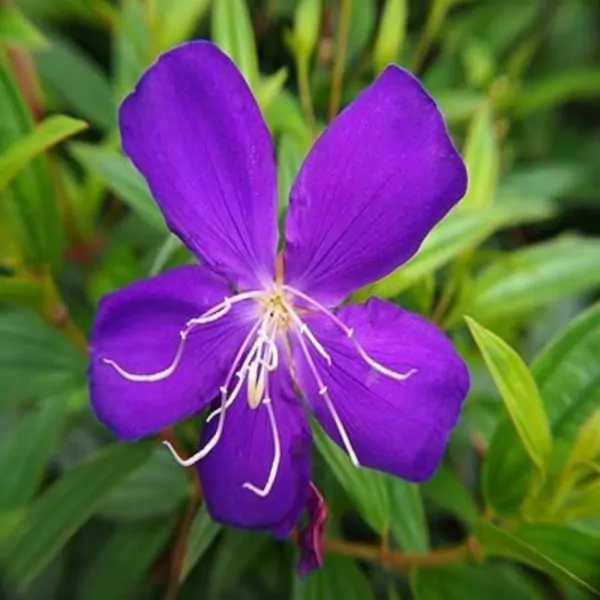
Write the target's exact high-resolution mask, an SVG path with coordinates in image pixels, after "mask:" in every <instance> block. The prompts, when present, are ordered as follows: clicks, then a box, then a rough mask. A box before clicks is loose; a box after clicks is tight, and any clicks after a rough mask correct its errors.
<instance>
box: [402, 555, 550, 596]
mask: <svg viewBox="0 0 600 600" xmlns="http://www.w3.org/2000/svg"><path fill="white" fill-rule="evenodd" d="M411 587H412V590H413V593H414V595H415V600H465V599H466V598H485V599H486V600H506V599H507V598H513V599H514V600H543V598H544V596H543V593H542V591H541V590H540V589H539V588H538V587H537V586H536V585H534V583H533V582H532V581H530V580H529V578H527V577H526V576H525V575H524V574H522V573H520V572H519V571H518V570H517V569H515V568H513V567H511V566H509V565H503V564H486V565H476V566H475V565H452V566H444V567H435V568H429V569H418V570H417V571H416V572H415V574H414V576H413V577H412V580H411Z"/></svg>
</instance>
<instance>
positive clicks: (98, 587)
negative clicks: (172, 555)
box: [77, 521, 173, 600]
mask: <svg viewBox="0 0 600 600" xmlns="http://www.w3.org/2000/svg"><path fill="white" fill-rule="evenodd" d="M172 530H173V524H172V523H171V522H168V521H157V522H151V523H144V524H143V525H142V524H136V525H126V526H124V527H121V528H119V529H117V530H116V531H115V533H113V534H112V535H111V537H110V538H109V540H108V541H107V542H106V543H105V544H104V546H103V548H102V550H101V551H100V554H99V555H98V556H97V558H96V559H95V560H94V562H93V563H91V565H90V567H89V568H88V570H87V571H86V572H85V573H84V574H83V577H82V579H81V584H80V590H81V591H80V595H78V596H77V597H78V598H80V599H81V600H105V599H106V598H110V599H111V600H126V599H127V598H133V597H139V596H138V593H139V591H140V587H141V585H142V584H143V583H144V582H145V581H147V578H148V571H150V569H151V568H152V565H153V564H154V562H155V561H156V559H157V558H158V556H159V554H160V553H161V552H162V551H163V550H164V548H165V545H166V544H167V542H168V540H169V538H170V536H171V533H172Z"/></svg>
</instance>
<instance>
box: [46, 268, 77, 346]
mask: <svg viewBox="0 0 600 600" xmlns="http://www.w3.org/2000/svg"><path fill="white" fill-rule="evenodd" d="M35 279H37V280H38V281H40V283H41V285H42V287H43V290H44V298H43V300H42V303H41V306H40V308H39V312H40V315H41V316H42V318H43V319H44V320H45V321H46V322H47V323H49V324H50V325H52V327H54V328H56V329H58V330H59V331H61V332H62V333H63V334H64V335H66V336H67V337H68V338H69V339H70V340H71V341H72V342H73V345H74V346H75V347H76V348H77V349H78V350H79V351H80V352H81V353H82V354H84V355H87V351H88V345H87V339H86V337H85V335H83V333H82V332H81V330H80V329H79V328H78V327H77V325H75V323H74V322H73V319H71V317H70V315H69V309H68V308H67V306H66V305H65V304H64V302H63V301H62V298H61V297H60V293H59V291H58V289H57V287H56V283H55V282H54V279H53V278H52V275H51V274H50V273H48V272H44V273H42V274H41V276H39V277H36V278H35Z"/></svg>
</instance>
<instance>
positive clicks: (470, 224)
mask: <svg viewBox="0 0 600 600" xmlns="http://www.w3.org/2000/svg"><path fill="white" fill-rule="evenodd" d="M553 210H554V209H553V205H552V204H551V203H549V202H547V201H545V200H541V199H537V198H528V199H520V200H514V201H502V202H498V203H496V204H495V205H493V206H490V207H486V208H482V209H479V210H474V211H455V212H452V213H451V214H450V215H448V216H447V217H446V218H445V219H444V220H443V221H441V222H440V223H439V224H438V225H437V226H436V227H435V228H434V229H433V230H432V231H431V233H430V234H429V235H428V236H427V237H426V238H425V241H424V242H423V244H422V246H421V248H420V249H419V251H418V252H417V254H416V255H415V256H414V257H413V258H411V259H410V260H409V261H408V262H407V263H406V264H404V265H402V266H401V267H400V268H399V269H397V270H396V271H394V272H393V273H391V274H390V275H388V276H387V277H384V278H383V279H381V280H380V281H378V282H377V283H376V284H374V285H372V286H367V287H365V288H363V290H361V291H360V292H359V293H358V294H357V296H356V297H357V298H358V299H361V300H363V299H365V298H367V297H368V296H371V295H375V296H379V297H382V298H394V297H395V296H397V295H398V294H399V293H400V292H402V291H404V290H405V289H407V288H408V287H410V286H411V285H413V284H414V283H416V282H417V281H418V280H419V279H421V278H422V277H424V276H426V275H428V274H430V273H432V272H434V271H435V270H437V269H439V268H440V267H442V266H444V265H445V264H447V263H449V262H450V261H451V260H452V259H453V258H454V257H456V256H457V255H459V254H461V253H462V252H464V251H465V250H469V249H474V248H476V247H477V246H478V245H479V244H480V243H481V242H483V241H484V240H485V239H486V238H488V237H489V236H491V235H492V234H493V233H495V232H496V231H498V230H499V229H502V228H503V227H509V226H512V225H515V224H517V223H526V222H531V221H537V220H542V219H546V218H548V217H549V216H551V215H552V213H553Z"/></svg>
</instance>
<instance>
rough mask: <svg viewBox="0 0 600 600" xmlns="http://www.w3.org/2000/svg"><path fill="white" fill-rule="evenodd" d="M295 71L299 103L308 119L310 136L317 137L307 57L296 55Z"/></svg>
mask: <svg viewBox="0 0 600 600" xmlns="http://www.w3.org/2000/svg"><path fill="white" fill-rule="evenodd" d="M296 71H297V74H298V91H299V93H300V104H301V105H302V110H303V111H304V115H305V116H306V120H307V121H308V127H309V129H310V134H311V137H312V138H313V139H314V138H315V137H317V120H316V118H315V111H314V108H313V103H312V94H311V91H310V78H309V75H308V59H307V58H305V57H304V56H298V60H297V61H296Z"/></svg>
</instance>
